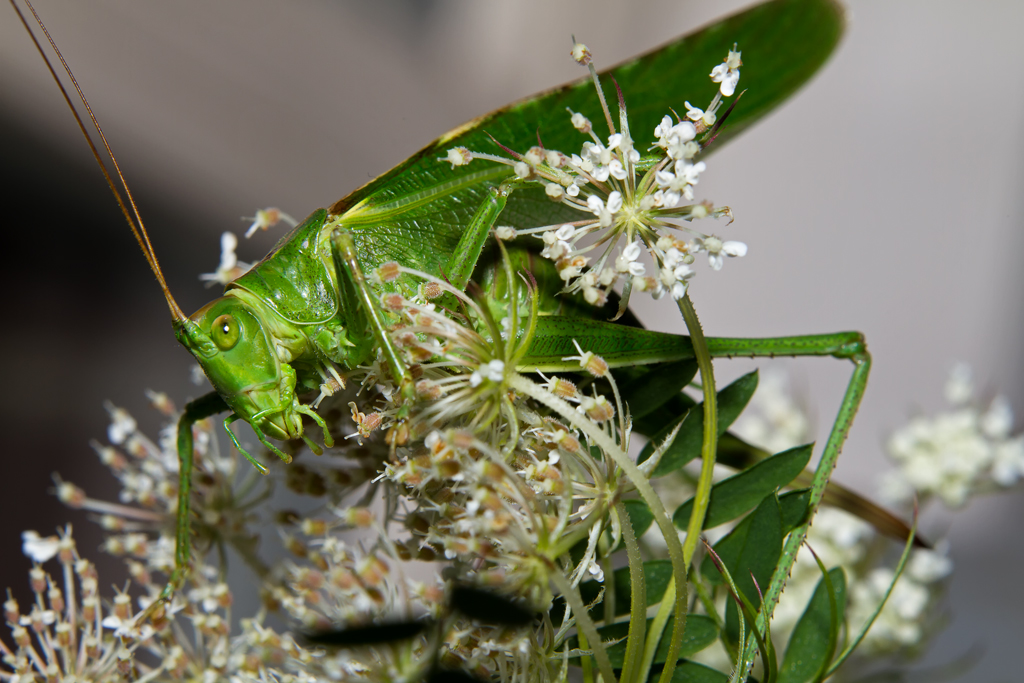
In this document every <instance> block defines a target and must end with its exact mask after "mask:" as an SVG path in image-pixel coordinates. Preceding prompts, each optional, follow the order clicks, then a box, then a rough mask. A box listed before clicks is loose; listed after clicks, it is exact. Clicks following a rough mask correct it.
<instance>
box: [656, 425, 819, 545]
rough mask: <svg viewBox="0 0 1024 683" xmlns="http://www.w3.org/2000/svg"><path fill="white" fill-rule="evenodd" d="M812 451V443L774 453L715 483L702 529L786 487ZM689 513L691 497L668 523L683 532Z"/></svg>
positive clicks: (737, 514)
mask: <svg viewBox="0 0 1024 683" xmlns="http://www.w3.org/2000/svg"><path fill="white" fill-rule="evenodd" d="M813 448H814V445H813V444H807V445H804V446H797V447H796V448H791V449H789V450H788V451H782V452H781V453H776V454H775V455H773V456H772V457H770V458H767V459H765V460H762V461H761V462H759V463H757V464H756V465H754V466H753V467H751V468H750V469H748V470H744V471H743V472H740V473H739V474H735V475H733V476H731V477H729V478H728V479H723V480H722V481H720V482H718V483H717V484H715V485H714V487H712V489H711V500H710V501H709V502H708V511H707V515H706V516H705V518H704V528H705V529H712V528H714V527H716V526H718V525H719V524H725V523H726V522H728V521H730V520H733V519H736V518H737V517H739V516H740V515H742V514H743V513H745V512H747V511H749V510H752V509H753V508H754V507H755V506H756V505H757V504H758V503H760V502H761V501H762V500H763V499H764V497H765V496H766V495H768V494H769V493H771V492H772V491H775V490H777V489H779V488H782V487H783V486H786V485H788V484H789V483H790V482H792V481H793V479H795V478H796V477H797V475H799V474H800V473H801V472H802V471H803V469H804V468H805V467H806V466H807V462H808V461H809V460H810V459H811V451H812V450H813ZM692 512H693V498H691V499H690V500H688V501H686V502H685V503H683V504H682V505H680V506H679V508H678V509H677V510H676V512H675V514H674V515H673V516H672V521H673V522H674V523H675V525H676V526H677V527H679V528H680V529H685V528H686V526H687V524H689V522H690V514H691V513H692Z"/></svg>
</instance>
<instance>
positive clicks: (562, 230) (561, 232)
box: [555, 202, 589, 242]
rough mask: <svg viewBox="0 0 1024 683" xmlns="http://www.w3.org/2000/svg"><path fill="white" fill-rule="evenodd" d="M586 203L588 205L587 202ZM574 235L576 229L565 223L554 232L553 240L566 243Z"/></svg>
mask: <svg viewBox="0 0 1024 683" xmlns="http://www.w3.org/2000/svg"><path fill="white" fill-rule="evenodd" d="M587 203H588V204H589V202H587ZM575 235H576V227H575V226H573V225H572V224H571V223H566V224H565V225H563V226H561V227H559V228H558V230H555V239H556V240H562V241H563V242H568V241H569V240H571V239H572V238H573V237H574V236H575Z"/></svg>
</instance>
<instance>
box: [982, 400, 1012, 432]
mask: <svg viewBox="0 0 1024 683" xmlns="http://www.w3.org/2000/svg"><path fill="white" fill-rule="evenodd" d="M1012 427H1013V410H1012V409H1011V408H1010V402H1009V401H1008V400H1006V397H1005V396H996V397H995V398H994V399H992V404H991V405H989V408H988V410H986V411H985V414H984V415H982V416H981V432H982V434H984V435H985V436H987V437H989V438H990V439H1005V438H1006V437H1008V436H1009V435H1010V429H1011V428H1012Z"/></svg>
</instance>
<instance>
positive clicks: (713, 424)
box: [679, 294, 718, 566]
mask: <svg viewBox="0 0 1024 683" xmlns="http://www.w3.org/2000/svg"><path fill="white" fill-rule="evenodd" d="M679 312H680V313H682V314H683V320H684V321H685V322H686V329H687V330H688V331H689V332H690V341H691V342H693V353H694V356H695V357H696V359H697V368H698V369H699V370H700V385H701V391H702V392H703V393H704V441H703V443H702V444H701V449H700V477H699V478H698V479H697V492H696V493H695V494H694V496H693V513H692V514H691V515H690V523H689V525H687V527H686V541H684V542H683V559H684V561H685V562H686V564H687V566H689V564H690V560H692V559H693V553H694V552H695V551H696V550H697V543H698V541H699V540H700V534H701V531H703V530H704V517H705V515H706V514H707V511H708V503H709V502H710V501H711V486H712V484H713V481H712V475H713V474H714V470H715V456H716V455H717V453H718V394H717V393H716V392H715V374H714V369H713V368H712V366H711V354H710V353H709V352H708V343H707V341H706V340H705V339H704V330H703V329H702V328H701V326H700V320H698V319H697V312H696V311H695V310H693V302H692V301H690V295H689V294H687V295H686V296H684V297H683V298H682V299H680V300H679Z"/></svg>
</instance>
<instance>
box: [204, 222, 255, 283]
mask: <svg viewBox="0 0 1024 683" xmlns="http://www.w3.org/2000/svg"><path fill="white" fill-rule="evenodd" d="M237 246H238V238H237V237H235V234H234V233H233V232H225V233H224V234H222V235H221V236H220V265H218V266H217V270H216V272H213V273H203V274H202V275H200V276H199V279H200V280H202V281H204V282H207V283H209V284H213V283H215V282H219V283H220V284H222V285H226V284H228V283H229V282H231V281H232V280H234V279H236V278H237V277H238V276H240V275H241V274H242V273H244V272H245V271H247V270H249V268H251V267H252V265H251V264H249V263H243V262H241V261H239V260H238V257H237V256H236V255H235V248H236V247H237Z"/></svg>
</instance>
